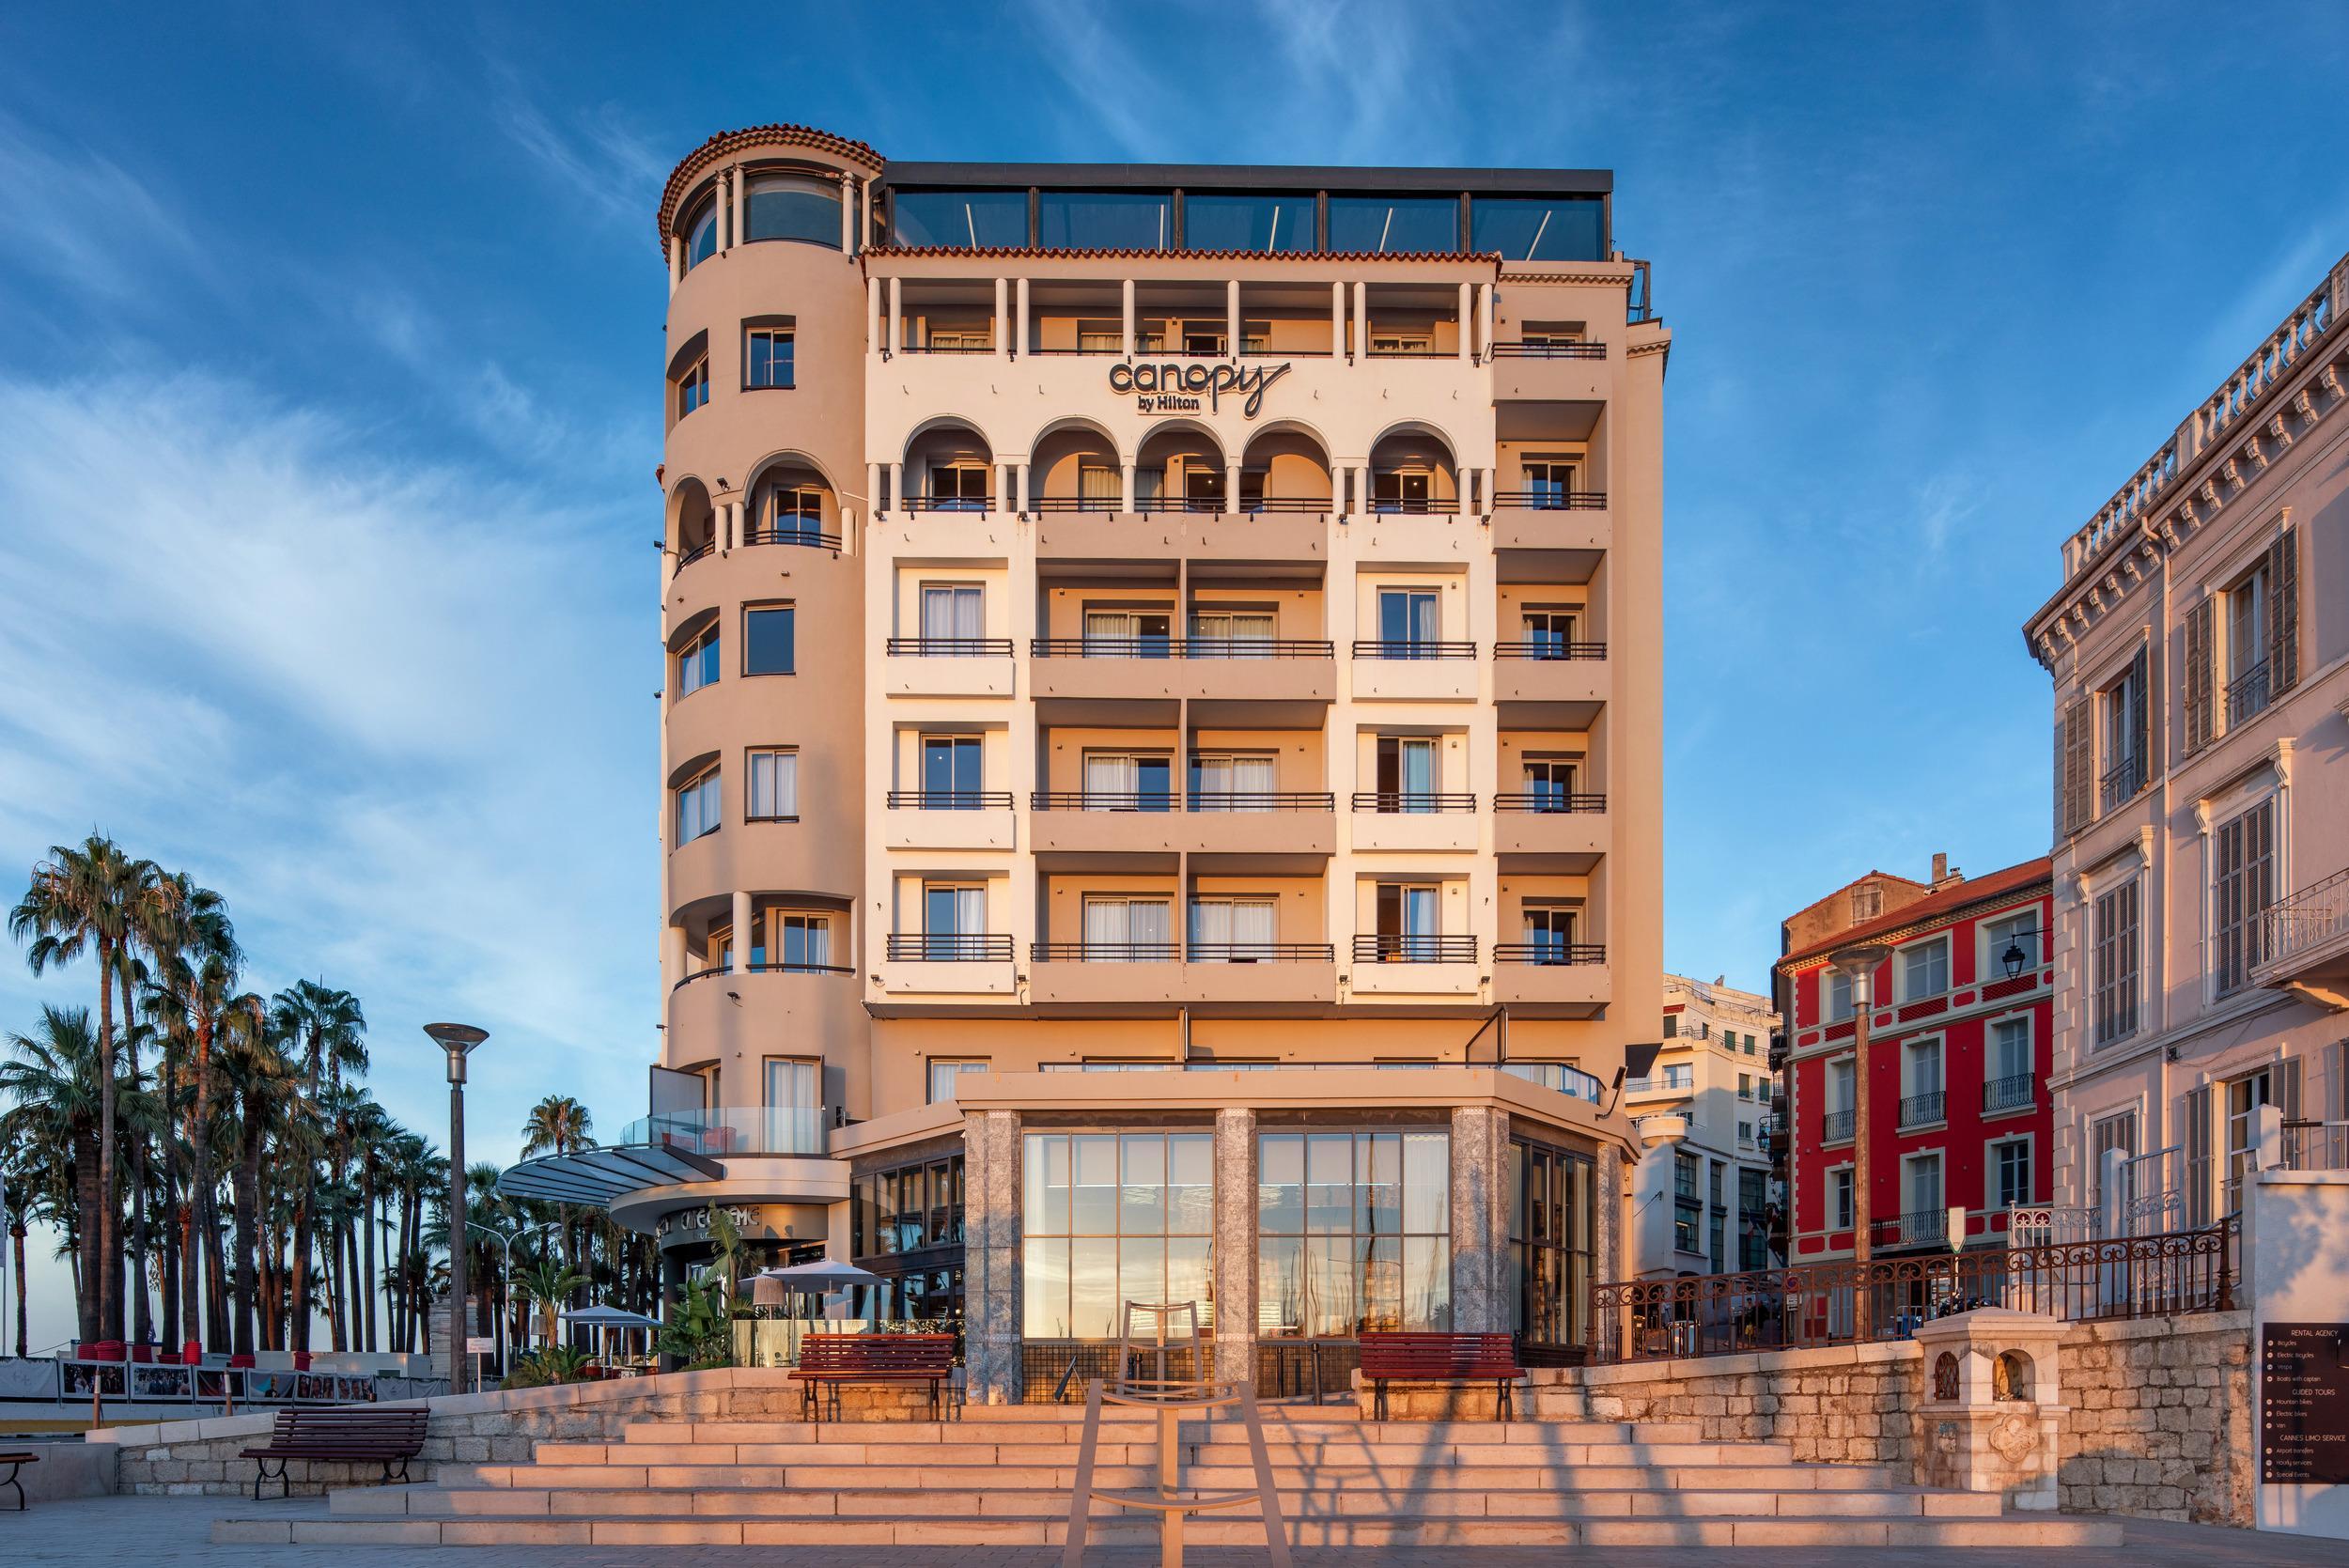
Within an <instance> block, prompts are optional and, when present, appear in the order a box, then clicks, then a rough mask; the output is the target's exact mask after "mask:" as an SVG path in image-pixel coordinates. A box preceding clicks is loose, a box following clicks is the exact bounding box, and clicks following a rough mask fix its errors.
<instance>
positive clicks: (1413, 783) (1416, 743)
mask: <svg viewBox="0 0 2349 1568" xmlns="http://www.w3.org/2000/svg"><path fill="white" fill-rule="evenodd" d="M1378 809H1379V810H1380V811H1382V812H1414V813H1417V812H1432V811H1434V810H1435V809H1436V742H1435V738H1434V737H1432V736H1408V735H1407V736H1394V735H1382V736H1380V737H1378Z"/></svg>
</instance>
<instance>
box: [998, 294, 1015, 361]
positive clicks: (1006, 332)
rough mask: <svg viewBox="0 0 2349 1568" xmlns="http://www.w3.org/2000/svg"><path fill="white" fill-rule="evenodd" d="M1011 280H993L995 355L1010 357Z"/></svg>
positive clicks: (1003, 357)
mask: <svg viewBox="0 0 2349 1568" xmlns="http://www.w3.org/2000/svg"><path fill="white" fill-rule="evenodd" d="M1010 295H1011V280H1010V279H1009V278H997V279H996V280H995V357H996V358H997V359H1009V358H1011V300H1010Z"/></svg>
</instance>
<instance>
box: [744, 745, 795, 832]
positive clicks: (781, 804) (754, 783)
mask: <svg viewBox="0 0 2349 1568" xmlns="http://www.w3.org/2000/svg"><path fill="white" fill-rule="evenodd" d="M750 814H751V815H753V816H797V815H800V758H799V753H796V752H753V753H751V807H750Z"/></svg>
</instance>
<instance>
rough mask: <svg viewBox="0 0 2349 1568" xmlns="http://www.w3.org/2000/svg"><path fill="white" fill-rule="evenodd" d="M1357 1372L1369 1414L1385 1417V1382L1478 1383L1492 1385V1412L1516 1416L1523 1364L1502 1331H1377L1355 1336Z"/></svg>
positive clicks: (1374, 1417) (1497, 1415) (1379, 1418)
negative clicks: (1368, 1399)
mask: <svg viewBox="0 0 2349 1568" xmlns="http://www.w3.org/2000/svg"><path fill="white" fill-rule="evenodd" d="M1361 1354H1362V1376H1363V1378H1364V1379H1365V1380H1367V1381H1368V1382H1369V1384H1370V1388H1371V1419H1372V1420H1374V1421H1385V1420H1386V1419H1387V1385H1388V1384H1389V1383H1483V1382H1486V1381H1489V1382H1491V1383H1492V1384H1493V1386H1494V1399H1493V1415H1494V1417H1495V1418H1496V1419H1497V1420H1500V1421H1514V1420H1516V1419H1517V1408H1516V1402H1515V1398H1514V1392H1513V1391H1514V1389H1515V1388H1516V1386H1517V1379H1518V1378H1520V1377H1523V1376H1524V1375H1525V1369H1524V1368H1523V1367H1520V1366H1519V1365H1517V1346H1516V1345H1515V1344H1514V1343H1512V1341H1511V1339H1510V1336H1508V1335H1507V1334H1418V1333H1409V1334H1381V1333H1367V1334H1364V1335H1362V1336H1361Z"/></svg>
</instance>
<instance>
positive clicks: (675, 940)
mask: <svg viewBox="0 0 2349 1568" xmlns="http://www.w3.org/2000/svg"><path fill="white" fill-rule="evenodd" d="M662 822H663V826H662V829H661V832H662V835H663V836H664V837H665V836H666V835H667V831H668V830H667V826H666V822H667V817H666V815H665V814H664V815H663V817H662ZM685 964H686V953H685V927H684V926H682V925H664V926H662V927H661V995H662V996H667V995H668V994H669V991H670V989H671V987H673V986H676V985H677V982H678V981H680V980H683V979H684V978H685Z"/></svg>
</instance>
